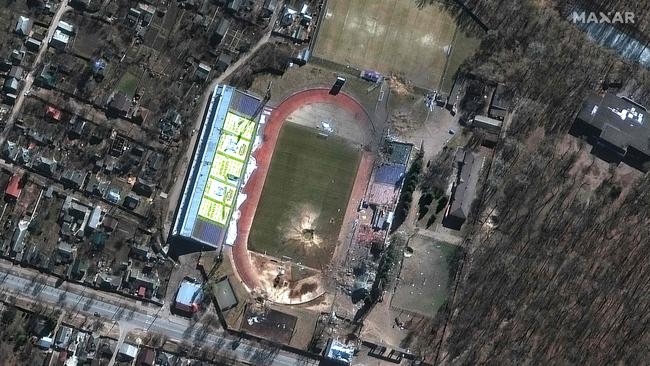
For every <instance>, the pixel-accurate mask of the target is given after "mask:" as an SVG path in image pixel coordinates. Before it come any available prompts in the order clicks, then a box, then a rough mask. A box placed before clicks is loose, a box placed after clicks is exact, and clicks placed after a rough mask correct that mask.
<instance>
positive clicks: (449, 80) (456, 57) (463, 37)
mask: <svg viewBox="0 0 650 366" xmlns="http://www.w3.org/2000/svg"><path fill="white" fill-rule="evenodd" d="M480 45H481V39H480V38H477V37H474V36H472V35H470V34H468V33H467V32H465V31H463V30H460V29H457V30H456V34H455V35H454V42H453V46H452V48H451V53H450V54H449V59H448V61H447V67H446V69H445V73H444V76H443V78H442V81H441V83H440V88H439V89H438V90H439V91H440V92H442V93H444V94H450V93H451V89H452V87H453V86H454V80H455V79H456V72H457V71H458V69H459V68H460V65H462V63H463V62H464V61H465V60H466V59H468V58H469V57H471V56H472V55H473V54H474V52H476V50H477V49H478V48H479V46H480Z"/></svg>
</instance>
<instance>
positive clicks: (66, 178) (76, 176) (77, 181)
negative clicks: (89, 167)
mask: <svg viewBox="0 0 650 366" xmlns="http://www.w3.org/2000/svg"><path fill="white" fill-rule="evenodd" d="M86 177H88V172H86V171H81V170H77V169H66V170H64V171H63V174H62V175H61V183H63V186H64V187H66V188H72V189H77V190H78V189H81V187H83V185H84V183H85V181H86Z"/></svg>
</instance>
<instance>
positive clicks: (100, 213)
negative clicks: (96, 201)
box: [88, 206, 106, 231]
mask: <svg viewBox="0 0 650 366" xmlns="http://www.w3.org/2000/svg"><path fill="white" fill-rule="evenodd" d="M105 214H106V213H105V212H104V210H103V209H102V207H101V206H95V208H93V211H92V212H91V213H90V218H89V219H88V228H89V229H91V230H93V231H95V230H97V228H99V225H100V224H101V222H102V220H103V219H104V215H105Z"/></svg>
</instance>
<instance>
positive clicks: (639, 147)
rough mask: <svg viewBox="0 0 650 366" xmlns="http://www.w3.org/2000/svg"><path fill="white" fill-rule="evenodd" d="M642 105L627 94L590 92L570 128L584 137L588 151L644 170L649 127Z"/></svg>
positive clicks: (648, 156) (649, 152)
mask: <svg viewBox="0 0 650 366" xmlns="http://www.w3.org/2000/svg"><path fill="white" fill-rule="evenodd" d="M646 114H647V111H646V109H645V107H643V106H641V105H639V104H637V103H635V102H634V101H632V100H630V99H628V98H620V97H618V96H616V95H615V94H611V93H607V94H605V95H603V96H601V95H597V94H594V95H592V96H591V97H589V98H588V99H587V101H586V102H585V104H584V105H583V107H582V109H581V111H580V113H579V114H578V118H576V120H575V122H574V123H573V126H572V127H571V130H570V131H569V132H570V133H571V134H572V135H574V136H578V137H585V138H586V140H587V142H589V143H590V144H591V145H592V146H593V149H592V151H591V152H592V153H593V154H594V155H596V156H598V157H599V158H601V159H603V160H605V161H607V162H611V163H616V164H618V163H620V162H625V163H626V164H628V165H630V166H632V167H634V168H636V169H639V170H642V171H644V172H645V171H648V163H650V129H649V128H648V125H647V123H648V118H647V117H646Z"/></svg>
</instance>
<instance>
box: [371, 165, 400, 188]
mask: <svg viewBox="0 0 650 366" xmlns="http://www.w3.org/2000/svg"><path fill="white" fill-rule="evenodd" d="M405 172H406V166H404V165H401V164H384V165H382V166H380V167H379V168H377V171H376V173H375V183H382V184H390V185H392V186H397V185H398V183H399V182H400V180H401V179H402V177H403V176H404V173H405Z"/></svg>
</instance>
